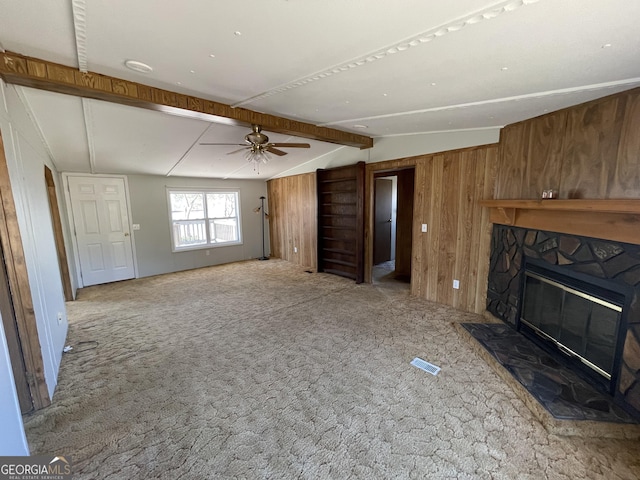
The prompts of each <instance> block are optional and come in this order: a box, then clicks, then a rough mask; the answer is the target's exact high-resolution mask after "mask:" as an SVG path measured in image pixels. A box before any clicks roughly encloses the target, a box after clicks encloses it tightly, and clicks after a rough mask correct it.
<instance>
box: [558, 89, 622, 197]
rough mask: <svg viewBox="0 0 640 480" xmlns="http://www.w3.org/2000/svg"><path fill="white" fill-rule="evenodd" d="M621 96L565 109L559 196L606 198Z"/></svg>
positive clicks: (615, 146)
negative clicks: (563, 152) (563, 156)
mask: <svg viewBox="0 0 640 480" xmlns="http://www.w3.org/2000/svg"><path fill="white" fill-rule="evenodd" d="M623 98H624V97H620V96H615V97H608V98H607V99H606V100H603V101H600V102H590V103H588V104H584V105H579V106H577V107H574V108H573V109H571V110H570V111H569V112H568V117H567V135H566V138H565V158H564V161H563V164H562V188H561V190H560V192H559V194H560V198H608V196H607V191H608V190H609V188H608V185H609V183H610V181H611V178H612V177H613V175H612V173H613V170H614V169H615V166H616V163H617V162H616V157H617V153H618V144H619V140H620V132H621V127H622V122H623V119H624V107H625V103H626V102H625V101H624V100H623Z"/></svg>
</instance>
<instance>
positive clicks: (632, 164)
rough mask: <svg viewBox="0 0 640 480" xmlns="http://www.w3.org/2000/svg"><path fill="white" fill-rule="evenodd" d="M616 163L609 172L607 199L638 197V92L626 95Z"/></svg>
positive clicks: (639, 161)
mask: <svg viewBox="0 0 640 480" xmlns="http://www.w3.org/2000/svg"><path fill="white" fill-rule="evenodd" d="M626 97H627V98H626V102H625V106H626V108H625V112H624V120H623V123H622V129H621V132H620V142H619V145H618V152H617V160H618V161H617V163H616V165H615V168H612V169H611V170H610V181H609V185H608V191H607V198H638V197H640V165H638V164H639V163H640V91H638V90H634V91H632V92H630V93H628V94H627V95H626Z"/></svg>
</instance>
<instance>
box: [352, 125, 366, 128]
mask: <svg viewBox="0 0 640 480" xmlns="http://www.w3.org/2000/svg"><path fill="white" fill-rule="evenodd" d="M353 128H369V127H368V126H367V125H354V126H353Z"/></svg>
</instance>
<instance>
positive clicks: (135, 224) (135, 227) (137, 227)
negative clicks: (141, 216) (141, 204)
mask: <svg viewBox="0 0 640 480" xmlns="http://www.w3.org/2000/svg"><path fill="white" fill-rule="evenodd" d="M132 227H133V229H134V230H140V224H139V223H134V224H133V225H132Z"/></svg>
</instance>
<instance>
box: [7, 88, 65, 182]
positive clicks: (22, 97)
mask: <svg viewBox="0 0 640 480" xmlns="http://www.w3.org/2000/svg"><path fill="white" fill-rule="evenodd" d="M13 88H14V89H15V91H16V95H18V98H19V99H20V103H22V106H23V107H24V109H25V111H26V112H27V117H29V120H31V124H32V125H33V127H34V128H35V130H36V133H37V134H38V137H39V138H40V141H41V142H42V145H43V146H44V149H45V150H46V152H47V155H48V156H49V160H51V163H52V164H53V168H54V169H55V170H56V172H57V171H58V166H57V162H56V157H55V156H54V155H53V150H51V145H49V142H47V139H46V137H45V136H44V132H43V131H42V128H41V127H40V123H38V119H37V117H36V115H35V113H33V109H32V108H31V104H30V103H29V99H28V98H27V96H26V95H25V93H24V88H23V87H17V86H14V87H13Z"/></svg>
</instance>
